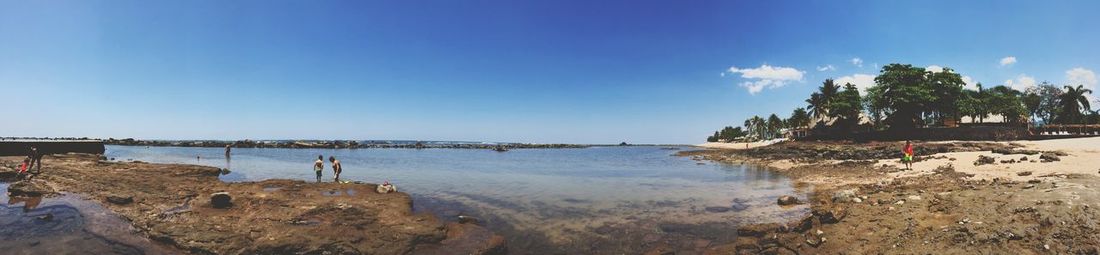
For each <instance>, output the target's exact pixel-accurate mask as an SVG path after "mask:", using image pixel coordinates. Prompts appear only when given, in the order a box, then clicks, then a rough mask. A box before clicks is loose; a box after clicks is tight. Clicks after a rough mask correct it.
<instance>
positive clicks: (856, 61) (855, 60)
mask: <svg viewBox="0 0 1100 255" xmlns="http://www.w3.org/2000/svg"><path fill="white" fill-rule="evenodd" d="M848 62H852V64H853V65H855V66H858V67H863V59H861V58H858V57H857V58H852V60H849V61H848Z"/></svg>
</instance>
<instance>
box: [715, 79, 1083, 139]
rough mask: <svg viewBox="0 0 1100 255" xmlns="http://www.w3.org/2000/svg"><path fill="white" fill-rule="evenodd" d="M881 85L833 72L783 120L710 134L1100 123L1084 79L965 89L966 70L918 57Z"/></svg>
mask: <svg viewBox="0 0 1100 255" xmlns="http://www.w3.org/2000/svg"><path fill="white" fill-rule="evenodd" d="M874 80H875V85H873V86H871V87H870V88H867V89H865V90H864V94H863V95H861V94H860V91H859V88H857V87H856V86H855V85H853V84H851V83H846V84H844V85H839V84H836V83H835V82H834V81H833V80H832V79H826V80H825V81H824V82H823V83H822V85H821V86H820V87H818V88H817V90H816V91H814V92H813V93H812V94H810V97H809V98H808V99H806V104H807V105H806V107H805V108H803V107H798V108H795V109H794V111H792V112H791V115H790V117H788V118H786V119H783V118H780V117H779V116H777V115H776V114H774V113H773V114H771V115H770V116H768V118H767V119H765V118H761V117H760V116H753V117H751V118H749V119H747V120H745V122H744V125H743V127H744V128H742V127H732V126H727V127H725V128H722V129H721V130H718V131H716V132H714V135H711V136H710V137H707V141H708V142H717V141H720V140H721V141H734V140H741V141H752V140H766V139H774V138H779V137H782V131H783V130H784V129H789V128H812V129H813V130H814V131H815V132H830V131H831V132H840V133H851V132H855V131H857V130H911V129H916V128H922V127H931V126H944V125H945V124H947V123H948V122H954V123H958V122H959V121H960V120H961V118H962V117H969V118H971V119H972V120H975V121H976V122H979V123H982V122H985V120H986V118H990V117H991V116H993V115H999V116H1000V117H1001V119H1000V121H1001V122H1004V123H1020V124H1024V123H1036V124H1100V112H1098V111H1094V110H1092V108H1091V106H1090V103H1089V100H1088V98H1087V97H1086V95H1088V94H1091V93H1092V92H1093V91H1092V90H1090V89H1087V88H1085V87H1084V85H1082V84H1068V85H1064V86H1060V87H1059V86H1057V85H1054V84H1052V83H1049V82H1043V83H1041V84H1038V85H1035V86H1030V87H1027V88H1026V89H1025V90H1024V91H1019V90H1016V89H1013V88H1011V87H1008V86H1005V85H998V86H994V87H992V88H988V89H987V88H985V87H984V86H983V85H982V84H981V83H977V84H975V85H976V86H975V89H968V88H965V86H966V83H965V82H963V79H962V75H960V74H959V73H956V72H955V71H954V70H953V69H951V68H943V69H942V70H939V71H932V70H927V69H926V68H923V67H915V66H913V65H910V64H897V63H895V64H889V65H886V66H883V67H882V69H881V70H880V71H879V75H878V76H876V77H875V79H874Z"/></svg>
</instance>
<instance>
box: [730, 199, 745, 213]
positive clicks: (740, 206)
mask: <svg viewBox="0 0 1100 255" xmlns="http://www.w3.org/2000/svg"><path fill="white" fill-rule="evenodd" d="M746 209H749V205H748V204H745V203H741V202H738V201H734V202H733V205H732V206H730V210H733V211H734V212H740V211H744V210H746Z"/></svg>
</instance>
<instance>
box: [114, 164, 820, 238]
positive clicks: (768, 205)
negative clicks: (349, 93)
mask: <svg viewBox="0 0 1100 255" xmlns="http://www.w3.org/2000/svg"><path fill="white" fill-rule="evenodd" d="M681 149H690V148H686V147H683V148H681ZM676 151H677V150H668V149H664V148H661V147H652V146H630V147H592V148H584V149H516V150H511V151H507V152H495V151H491V150H476V149H423V150H415V149H273V148H266V149H250V148H235V149H234V150H233V157H232V159H231V160H226V159H225V157H224V150H223V149H221V148H189V147H140V146H107V152H106V156H107V157H110V158H114V159H115V160H120V161H127V160H140V161H147V162H157V163H187V164H200V165H208V166H214V167H221V168H229V169H230V170H231V173H230V174H228V175H223V176H222V179H223V180H225V181H253V180H263V179H271V178H289V179H301V180H308V181H313V180H315V174H314V172H313V169H312V166H313V161H314V160H316V158H317V155H323V156H324V157H325V159H326V162H325V172H324V176H323V180H324V181H332V178H333V176H332V170H331V166H330V165H329V162H328V161H327V159H328V157H329V156H335V157H336V158H337V159H339V160H340V161H341V164H342V165H343V167H344V172H343V173H342V178H343V179H345V180H360V181H367V182H371V183H381V182H383V181H389V182H390V183H393V184H395V185H396V186H398V188H399V190H400V191H403V192H407V193H409V194H411V195H412V196H413V197H414V199H415V202H414V205H416V209H417V210H420V211H430V212H432V213H435V214H437V215H440V216H442V217H444V218H445V219H449V220H451V219H455V218H456V217H457V216H458V215H471V216H475V217H478V218H481V219H482V221H483V224H485V225H487V226H489V227H490V228H492V229H494V230H495V231H497V232H498V233H504V234H506V235H509V239H510V240H509V245H510V250H511V251H512V252H514V253H516V251H517V248H518V249H519V250H528V249H536V248H539V249H541V248H547V247H558V248H561V247H573V248H574V249H572V250H576V249H586V250H587V251H591V250H590V248H593V247H589V246H592V245H596V246H603V247H612V246H614V245H624V247H625V245H629V242H643V241H637V240H617V239H627V238H628V237H625V236H624V237H615V236H614V235H612V236H607V235H604V236H602V238H603V239H606V240H603V241H606V242H608V243H606V244H591V243H586V242H591V241H592V238H593V236H592V235H594V234H592V233H593V232H607V233H614V232H615V230H619V229H624V228H647V227H653V228H657V229H659V231H656V232H658V234H661V235H670V236H672V235H676V236H679V237H680V238H689V239H691V238H704V239H729V238H732V237H731V235H732V233H733V232H734V231H732V229H729V228H726V227H722V228H719V227H718V226H735V225H737V224H741V223H746V222H776V221H786V220H790V219H793V218H795V217H798V216H800V215H801V214H803V213H804V212H805V210H806V208H805V207H804V206H795V207H779V206H777V205H775V200H776V198H777V197H778V196H781V195H792V194H793V195H797V196H802V197H803V198H804V196H805V194H804V192H802V191H801V190H799V189H795V188H794V187H792V185H791V182H790V181H789V180H788V179H787V178H785V177H784V176H782V175H778V174H775V173H773V172H771V171H768V170H766V169H761V168H758V167H755V166H752V165H729V164H714V163H711V162H699V161H694V160H691V159H690V158H687V157H677V156H673V155H672V154H674V153H675V152H676ZM700 163H703V164H700ZM342 193H343V192H340V191H335V192H333V193H332V194H326V195H341V194H342ZM723 208H725V209H723ZM727 209H728V210H727ZM669 224H680V225H669ZM650 225H652V226H650ZM670 226H672V227H670ZM597 230H599V231H597ZM601 235H602V234H601ZM683 236H687V237H683ZM645 238H646V239H658V240H662V239H663V238H664V237H662V236H658V237H652V236H645ZM536 239H537V240H536ZM649 241H652V240H649ZM624 242H625V243H624ZM524 245H527V246H524ZM517 246H519V247H517ZM595 248H596V249H597V250H604V249H599V247H595ZM561 249H562V251H570V249H568V248H561ZM607 250H616V251H618V250H622V249H618V248H610V249H607Z"/></svg>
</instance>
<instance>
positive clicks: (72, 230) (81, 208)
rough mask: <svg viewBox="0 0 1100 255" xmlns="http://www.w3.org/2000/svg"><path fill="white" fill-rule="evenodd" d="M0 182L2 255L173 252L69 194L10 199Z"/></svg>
mask: <svg viewBox="0 0 1100 255" xmlns="http://www.w3.org/2000/svg"><path fill="white" fill-rule="evenodd" d="M7 189H8V184H6V183H0V190H3V193H0V251H3V253H4V254H176V253H178V252H177V251H174V250H172V249H170V248H166V247H164V246H161V245H157V244H154V243H153V242H152V241H150V240H147V239H144V238H143V237H141V236H139V235H137V234H134V233H133V231H132V227H130V225H129V223H127V222H125V221H124V220H122V219H121V218H119V217H117V216H115V215H114V214H111V213H109V212H108V211H107V210H106V209H105V208H103V207H101V206H99V205H98V204H96V203H95V202H91V201H86V200H82V199H79V198H77V197H75V196H73V195H64V194H63V195H61V196H59V197H52V198H43V197H9V196H8V194H7Z"/></svg>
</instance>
